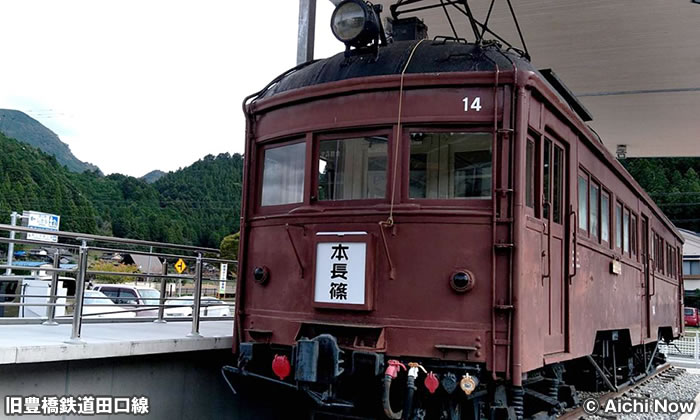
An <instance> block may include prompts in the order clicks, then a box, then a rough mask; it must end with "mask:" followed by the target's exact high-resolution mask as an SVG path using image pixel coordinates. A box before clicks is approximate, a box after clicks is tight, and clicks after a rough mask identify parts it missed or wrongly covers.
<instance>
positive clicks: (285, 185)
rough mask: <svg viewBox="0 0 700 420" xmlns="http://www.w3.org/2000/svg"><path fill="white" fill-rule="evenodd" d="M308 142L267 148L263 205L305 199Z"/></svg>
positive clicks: (289, 202)
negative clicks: (305, 168)
mask: <svg viewBox="0 0 700 420" xmlns="http://www.w3.org/2000/svg"><path fill="white" fill-rule="evenodd" d="M305 162H306V143H294V144H289V145H286V146H281V147H274V148H269V149H266V150H265V160H264V163H263V185H262V205H263V206H278V205H283V204H294V203H301V202H303V201H304V167H305Z"/></svg>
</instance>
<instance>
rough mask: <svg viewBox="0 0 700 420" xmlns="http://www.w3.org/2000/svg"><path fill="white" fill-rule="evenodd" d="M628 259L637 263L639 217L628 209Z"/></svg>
mask: <svg viewBox="0 0 700 420" xmlns="http://www.w3.org/2000/svg"><path fill="white" fill-rule="evenodd" d="M629 231H630V239H629V241H630V258H632V259H633V260H636V261H639V217H638V216H637V214H636V213H635V212H633V211H632V210H631V209H630V228H629Z"/></svg>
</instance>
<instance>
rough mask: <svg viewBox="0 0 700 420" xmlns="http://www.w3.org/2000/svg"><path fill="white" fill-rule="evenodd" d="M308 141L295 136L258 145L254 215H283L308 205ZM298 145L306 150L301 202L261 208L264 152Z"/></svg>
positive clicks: (302, 136)
mask: <svg viewBox="0 0 700 420" xmlns="http://www.w3.org/2000/svg"><path fill="white" fill-rule="evenodd" d="M309 141H310V136H309V135H297V136H288V137H284V138H281V139H275V140H274V141H269V142H265V143H263V144H259V145H258V146H257V150H256V161H255V164H256V165H257V166H256V168H255V179H256V180H257V182H256V183H255V184H256V185H255V188H256V190H255V195H254V197H255V205H254V206H253V208H254V209H255V213H256V214H261V215H266V214H277V213H284V212H285V211H288V210H291V209H294V208H297V207H301V206H304V205H308V203H309V196H310V194H309V190H308V188H309V180H308V175H307V171H308V170H309V154H310V152H311V151H310V150H309ZM299 143H304V144H305V147H306V150H305V155H304V190H303V193H302V201H300V202H296V203H286V204H275V205H267V206H263V204H262V195H263V180H264V174H265V152H266V151H268V150H273V149H277V148H280V147H285V146H291V145H294V144H299Z"/></svg>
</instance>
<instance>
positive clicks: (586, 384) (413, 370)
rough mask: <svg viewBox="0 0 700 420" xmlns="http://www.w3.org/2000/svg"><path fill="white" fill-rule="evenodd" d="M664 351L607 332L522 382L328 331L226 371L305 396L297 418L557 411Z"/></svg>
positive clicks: (622, 381)
mask: <svg viewBox="0 0 700 420" xmlns="http://www.w3.org/2000/svg"><path fill="white" fill-rule="evenodd" d="M665 338H666V337H662V339H665ZM657 350H658V347H657V342H656V341H653V342H649V343H646V344H644V345H637V346H631V345H630V340H629V335H628V332H627V331H607V332H601V333H599V334H598V336H597V338H596V343H595V346H594V351H593V354H591V355H588V356H585V357H582V358H578V359H574V360H570V361H566V362H562V363H556V364H552V365H548V366H546V367H544V368H542V369H539V370H536V371H531V372H528V373H527V374H526V375H525V376H524V377H523V381H522V386H521V387H513V386H510V385H509V383H508V382H506V381H503V380H499V379H498V378H494V376H493V375H492V374H491V372H488V371H487V370H486V368H485V365H484V364H479V363H470V362H455V361H446V360H441V359H417V358H406V357H396V358H392V357H389V356H386V355H384V354H381V353H376V352H365V351H350V350H342V349H341V348H340V347H339V346H338V344H337V341H336V339H335V338H334V337H333V336H332V335H330V334H323V335H320V336H318V337H315V338H313V339H302V340H299V341H298V342H297V344H296V345H295V346H294V347H285V346H274V345H268V344H264V343H243V344H242V345H241V351H240V354H239V360H238V365H237V366H235V367H233V366H226V367H224V369H223V371H222V373H223V374H224V377H225V378H227V381H230V380H231V379H233V384H234V386H232V389H234V388H236V389H238V390H240V391H242V392H243V395H245V388H246V384H248V383H249V381H258V382H261V383H265V384H266V385H265V386H267V387H271V388H274V387H282V388H287V389H288V390H291V391H294V392H297V393H298V394H301V395H305V396H306V399H305V402H304V403H303V404H295V407H294V409H295V410H297V409H298V410H300V412H299V413H295V418H313V419H381V418H385V419H394V420H399V419H405V420H427V419H435V420H482V419H489V420H500V419H504V420H520V419H549V418H556V417H557V416H558V415H560V414H562V413H564V412H566V411H567V410H570V409H572V408H574V407H577V406H578V405H579V404H580V401H579V396H578V391H589V392H608V391H610V392H613V391H617V389H618V388H621V387H623V386H625V385H628V384H633V383H635V382H637V381H640V380H641V379H643V378H644V377H646V376H647V375H648V374H649V373H651V372H653V371H654V370H655V368H656V367H657V366H658V365H660V364H662V363H663V362H664V361H665V360H664V357H663V355H662V354H660V353H659V352H658V351H657ZM229 385H231V382H229ZM299 400H301V398H300V399H299ZM299 400H297V401H299ZM302 412H304V413H302Z"/></svg>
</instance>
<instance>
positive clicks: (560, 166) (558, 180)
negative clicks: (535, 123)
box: [552, 145, 564, 224]
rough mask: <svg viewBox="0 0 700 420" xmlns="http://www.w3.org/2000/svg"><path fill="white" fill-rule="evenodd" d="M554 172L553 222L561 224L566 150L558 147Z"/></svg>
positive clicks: (555, 149)
mask: <svg viewBox="0 0 700 420" xmlns="http://www.w3.org/2000/svg"><path fill="white" fill-rule="evenodd" d="M552 170H553V172H552V181H553V182H552V221H553V222H554V223H559V224H561V223H562V217H561V215H562V207H563V203H564V149H562V148H561V147H559V146H556V145H555V146H554V165H553V166H552Z"/></svg>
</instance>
